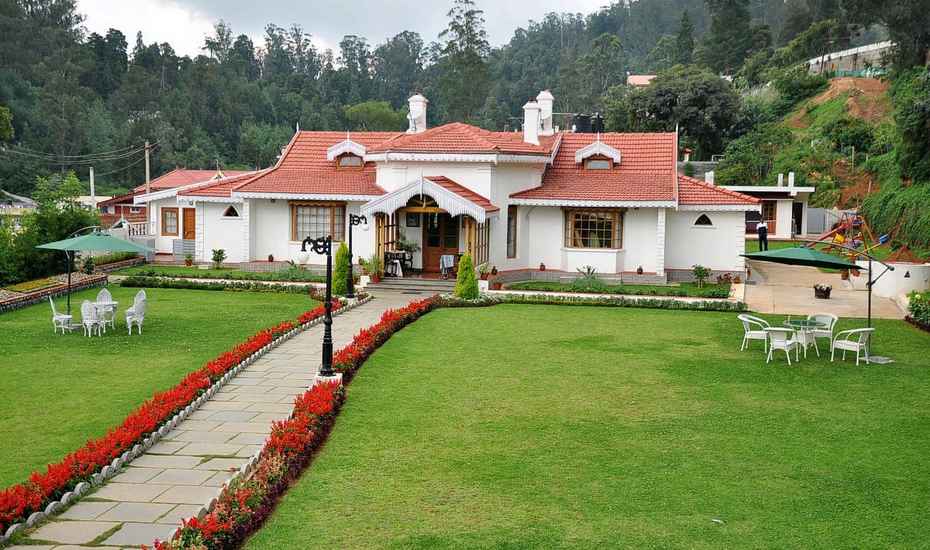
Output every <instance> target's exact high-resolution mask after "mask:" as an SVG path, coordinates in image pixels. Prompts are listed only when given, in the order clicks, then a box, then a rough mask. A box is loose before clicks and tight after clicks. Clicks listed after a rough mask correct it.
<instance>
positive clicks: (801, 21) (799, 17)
mask: <svg viewBox="0 0 930 550" xmlns="http://www.w3.org/2000/svg"><path fill="white" fill-rule="evenodd" d="M811 23H813V20H812V19H811V12H810V10H809V9H807V2H806V1H805V0H787V1H786V2H785V22H784V24H783V25H782V28H781V32H780V33H779V35H778V43H779V45H784V44H787V43H788V42H790V41H791V40H792V39H794V37H795V36H797V35H799V34H801V33H802V32H804V31H805V30H807V28H808V27H810V26H811Z"/></svg>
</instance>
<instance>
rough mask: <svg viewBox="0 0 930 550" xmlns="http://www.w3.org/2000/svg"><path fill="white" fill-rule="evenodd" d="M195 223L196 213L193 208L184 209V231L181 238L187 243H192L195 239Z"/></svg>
mask: <svg viewBox="0 0 930 550" xmlns="http://www.w3.org/2000/svg"><path fill="white" fill-rule="evenodd" d="M196 223H197V211H196V210H194V209H193V208H185V209H184V229H183V231H182V233H181V238H182V239H184V240H187V241H193V240H194V239H196V238H197V230H196V228H195V226H196Z"/></svg>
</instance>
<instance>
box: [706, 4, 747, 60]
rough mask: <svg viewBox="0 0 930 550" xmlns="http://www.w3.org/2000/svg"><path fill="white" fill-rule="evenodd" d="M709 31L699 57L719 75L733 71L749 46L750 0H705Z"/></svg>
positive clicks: (743, 57)
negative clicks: (701, 54) (702, 56)
mask: <svg viewBox="0 0 930 550" xmlns="http://www.w3.org/2000/svg"><path fill="white" fill-rule="evenodd" d="M707 8H708V10H709V11H710V13H711V23H710V31H709V32H708V33H707V35H706V36H705V37H704V49H703V55H704V59H703V60H702V61H703V62H704V64H706V65H707V66H708V67H710V68H711V69H713V70H714V71H715V72H717V73H721V74H733V73H734V72H735V71H736V70H737V69H739V67H740V65H742V63H743V60H744V59H746V57H747V56H748V55H749V53H750V50H751V48H752V41H753V35H752V29H751V28H750V16H749V0H707Z"/></svg>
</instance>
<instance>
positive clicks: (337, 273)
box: [333, 243, 351, 296]
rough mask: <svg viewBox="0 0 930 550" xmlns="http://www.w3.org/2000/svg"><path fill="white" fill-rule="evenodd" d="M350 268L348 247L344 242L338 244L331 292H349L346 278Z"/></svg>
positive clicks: (341, 294) (341, 293) (342, 293)
mask: <svg viewBox="0 0 930 550" xmlns="http://www.w3.org/2000/svg"><path fill="white" fill-rule="evenodd" d="M350 269H351V266H350V265H349V247H348V246H346V243H342V244H340V245H339V250H337V251H336V265H335V267H334V268H333V294H338V295H340V296H345V295H346V293H347V292H349V287H348V284H347V283H346V279H347V278H348V277H349V270H350Z"/></svg>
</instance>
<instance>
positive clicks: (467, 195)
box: [426, 176, 500, 212]
mask: <svg viewBox="0 0 930 550" xmlns="http://www.w3.org/2000/svg"><path fill="white" fill-rule="evenodd" d="M426 179H428V180H429V181H431V182H433V183H435V184H436V185H439V186H440V187H443V188H445V189H447V190H449V191H452V192H453V193H455V194H456V195H458V196H460V197H462V198H463V199H465V200H468V201H471V202H472V203H474V204H476V205H478V206H480V207H481V208H484V211H485V212H497V211H498V210H500V208H498V207H496V206H494V205H493V204H492V203H491V201H489V200H488V199H487V198H485V197H483V196H481V195H479V194H478V193H475V192H474V191H472V190H471V189H468V188H467V187H464V186H462V185H459V184H457V183H455V182H454V181H452V180H450V179H449V178H447V177H445V176H429V177H427V178H426Z"/></svg>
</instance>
